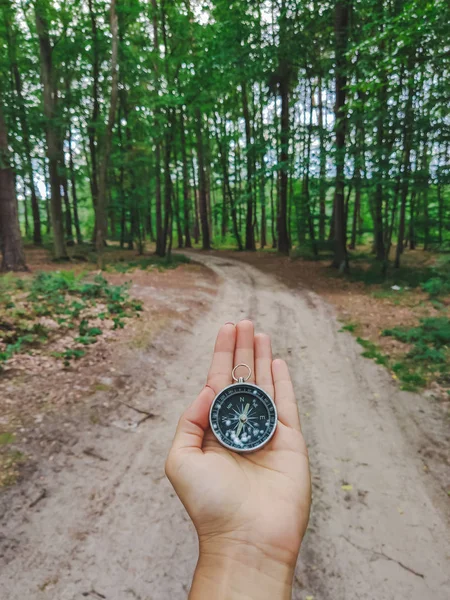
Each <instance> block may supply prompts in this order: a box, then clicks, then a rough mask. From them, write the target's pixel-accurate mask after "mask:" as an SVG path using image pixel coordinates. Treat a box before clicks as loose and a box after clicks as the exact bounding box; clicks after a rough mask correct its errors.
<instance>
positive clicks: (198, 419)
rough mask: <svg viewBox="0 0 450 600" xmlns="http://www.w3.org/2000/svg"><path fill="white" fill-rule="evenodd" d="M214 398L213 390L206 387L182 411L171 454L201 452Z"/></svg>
mask: <svg viewBox="0 0 450 600" xmlns="http://www.w3.org/2000/svg"><path fill="white" fill-rule="evenodd" d="M214 397H215V392H214V390H213V389H212V388H211V387H209V385H206V386H205V387H204V388H203V390H202V391H201V392H200V394H199V395H198V396H197V398H196V400H194V402H193V403H192V404H191V406H189V408H187V409H186V410H185V411H184V413H183V414H182V415H181V417H180V420H179V422H178V427H177V430H176V433H175V437H174V440H173V442H172V449H171V452H172V451H176V452H178V451H180V450H201V448H202V444H203V438H204V437H205V432H206V430H207V429H208V427H209V411H210V408H211V404H212V402H213V400H214Z"/></svg>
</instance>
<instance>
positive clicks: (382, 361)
mask: <svg viewBox="0 0 450 600" xmlns="http://www.w3.org/2000/svg"><path fill="white" fill-rule="evenodd" d="M356 341H357V342H358V344H360V345H361V346H362V347H363V348H364V352H363V353H362V356H364V357H365V358H372V359H373V360H374V361H375V362H376V363H377V364H379V365H384V366H385V367H387V366H389V357H388V356H387V355H386V354H383V353H382V352H381V351H380V348H379V347H378V346H377V345H376V344H374V343H373V342H371V341H370V340H365V339H363V338H361V337H357V338H356Z"/></svg>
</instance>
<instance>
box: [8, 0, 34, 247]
mask: <svg viewBox="0 0 450 600" xmlns="http://www.w3.org/2000/svg"><path fill="white" fill-rule="evenodd" d="M13 11H14V8H13V6H12V4H11V0H7V2H6V3H5V5H4V10H3V17H4V21H5V33H6V39H7V43H8V51H9V59H10V66H11V72H12V77H13V81H14V90H15V93H16V97H17V112H18V117H19V122H20V129H21V132H22V143H23V149H24V154H25V165H26V170H27V176H28V187H29V190H30V195H31V210H32V214H33V242H34V243H35V244H36V245H40V244H42V233H41V217H40V212H39V202H38V197H37V193H36V185H35V183H34V172H33V162H32V155H31V142H30V132H29V127H28V117H27V114H26V109H25V102H24V97H23V88H22V78H21V75H20V71H19V67H18V65H17V39H16V30H15V27H14V25H13V19H14V16H13V15H14V12H13ZM27 222H28V214H27V212H26V223H27Z"/></svg>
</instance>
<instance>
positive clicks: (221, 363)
mask: <svg viewBox="0 0 450 600" xmlns="http://www.w3.org/2000/svg"><path fill="white" fill-rule="evenodd" d="M235 345H236V327H235V326H234V324H233V323H225V325H222V327H221V328H220V329H219V333H218V334H217V339H216V345H215V346H214V354H213V358H212V362H211V367H210V369H209V372H208V377H207V380H206V384H207V385H209V386H210V387H211V388H212V389H213V390H214V392H215V393H216V394H218V393H219V392H220V390H221V389H223V388H224V387H226V386H227V385H230V383H231V371H232V369H233V357H234V347H235Z"/></svg>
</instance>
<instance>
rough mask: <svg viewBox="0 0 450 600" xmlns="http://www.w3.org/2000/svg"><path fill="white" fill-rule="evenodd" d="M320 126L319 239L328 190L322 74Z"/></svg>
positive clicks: (319, 80)
mask: <svg viewBox="0 0 450 600" xmlns="http://www.w3.org/2000/svg"><path fill="white" fill-rule="evenodd" d="M317 94H318V106H317V108H318V113H319V114H318V126H319V145H320V151H319V163H320V167H319V240H321V241H323V240H324V239H325V219H326V212H325V210H326V209H325V198H326V192H327V181H326V166H327V149H326V145H325V128H324V125H323V99H322V76H321V75H319V78H318V90H317Z"/></svg>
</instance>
